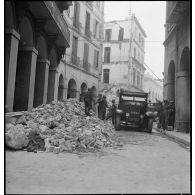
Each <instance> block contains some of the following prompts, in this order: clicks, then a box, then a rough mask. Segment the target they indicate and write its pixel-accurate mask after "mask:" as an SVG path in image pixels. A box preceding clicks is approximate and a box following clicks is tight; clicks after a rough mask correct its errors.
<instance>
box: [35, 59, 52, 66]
mask: <svg viewBox="0 0 195 195" xmlns="http://www.w3.org/2000/svg"><path fill="white" fill-rule="evenodd" d="M37 62H40V63H46V64H47V65H50V61H49V60H48V59H39V58H38V59H37Z"/></svg>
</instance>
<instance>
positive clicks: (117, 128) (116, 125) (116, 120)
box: [115, 115, 121, 131]
mask: <svg viewBox="0 0 195 195" xmlns="http://www.w3.org/2000/svg"><path fill="white" fill-rule="evenodd" d="M120 120H121V117H120V115H116V116H115V129H116V131H119V130H120Z"/></svg>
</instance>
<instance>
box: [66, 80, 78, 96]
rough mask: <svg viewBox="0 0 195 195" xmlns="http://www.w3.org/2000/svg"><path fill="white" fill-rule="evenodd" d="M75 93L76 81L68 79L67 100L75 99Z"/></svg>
mask: <svg viewBox="0 0 195 195" xmlns="http://www.w3.org/2000/svg"><path fill="white" fill-rule="evenodd" d="M76 92H77V85H76V81H75V80H74V79H70V80H69V82H68V93H67V99H69V98H76Z"/></svg>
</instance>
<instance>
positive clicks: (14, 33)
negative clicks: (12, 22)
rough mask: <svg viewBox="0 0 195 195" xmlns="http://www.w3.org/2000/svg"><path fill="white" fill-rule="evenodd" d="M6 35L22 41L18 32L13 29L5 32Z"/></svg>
mask: <svg viewBox="0 0 195 195" xmlns="http://www.w3.org/2000/svg"><path fill="white" fill-rule="evenodd" d="M5 33H6V34H11V35H13V36H14V37H15V38H16V39H18V40H20V34H19V33H18V32H16V30H14V29H13V28H7V29H6V30H5Z"/></svg>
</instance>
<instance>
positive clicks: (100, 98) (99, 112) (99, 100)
mask: <svg viewBox="0 0 195 195" xmlns="http://www.w3.org/2000/svg"><path fill="white" fill-rule="evenodd" d="M101 101H102V94H99V95H98V99H97V101H96V102H95V104H98V118H101V110H100V109H101V106H100V103H101Z"/></svg>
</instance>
